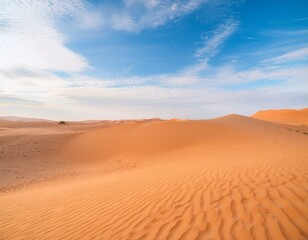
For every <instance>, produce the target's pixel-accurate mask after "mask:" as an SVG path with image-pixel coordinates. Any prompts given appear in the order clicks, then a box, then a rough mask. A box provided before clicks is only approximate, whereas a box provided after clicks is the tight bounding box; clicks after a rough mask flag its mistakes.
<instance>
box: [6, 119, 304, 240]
mask: <svg viewBox="0 0 308 240" xmlns="http://www.w3.org/2000/svg"><path fill="white" fill-rule="evenodd" d="M81 125H82V124H79V125H78V124H75V125H74V126H68V127H66V128H64V127H63V126H61V127H60V126H57V127H45V128H43V129H44V131H45V132H44V131H42V129H40V130H38V128H29V129H26V128H17V129H16V128H14V129H11V128H10V129H2V130H1V131H0V134H1V135H0V136H1V137H0V142H1V144H2V148H4V150H2V151H3V152H2V153H1V154H2V155H0V160H1V162H0V163H1V164H2V166H5V167H2V170H6V172H7V173H6V175H5V177H2V180H5V182H6V183H5V184H4V183H3V184H2V185H1V187H2V190H6V192H4V191H3V192H2V193H0V216H1V217H0V239H307V238H308V228H307V226H308V225H307V224H308V222H307V216H308V207H307V202H308V193H307V191H308V189H307V183H308V162H307V161H308V148H307V146H308V135H307V134H306V133H307V132H308V129H307V128H305V127H296V126H294V127H292V129H291V130H290V127H289V126H288V125H283V124H276V123H271V122H265V121H260V120H257V119H253V118H248V117H242V116H237V115H230V116H226V117H222V118H218V119H214V120H206V121H190V120H186V121H174V120H171V121H156V120H154V121H144V122H120V123H110V122H109V123H108V124H107V123H101V125H97V124H96V125H95V126H94V125H91V124H87V125H82V126H81ZM34 139H35V140H34ZM33 141H36V142H38V144H39V145H40V146H41V145H42V148H40V147H39V149H40V153H35V154H34V152H35V151H33V150H31V149H32V148H31V149H30V146H32V144H33V145H34V143H31V142H33ZM3 144H4V145H3ZM18 144H20V145H18ZM43 146H44V147H45V148H47V149H49V148H52V150H49V151H50V152H48V151H47V150H43ZM45 148H44V149H45ZM14 149H15V150H14ZM17 149H18V151H21V150H23V151H26V149H28V152H27V154H28V155H27V156H26V157H20V156H17V153H16V151H17ZM34 149H36V148H34ZM0 150H1V149H0ZM41 152H43V153H41ZM14 154H15V155H14ZM31 154H32V155H31ZM30 155H31V156H30ZM4 156H5V157H4ZM10 156H11V158H10ZM43 160H44V161H43ZM12 162H13V163H14V164H12ZM38 163H40V165H39V164H38ZM17 164H20V166H21V167H19V168H18V167H17V166H16V165H17ZM29 164H30V165H31V164H32V168H31V169H27V168H26V167H25V166H28V165H29ZM51 166H52V168H51ZM14 167H15V172H14ZM35 170H37V171H35ZM16 171H17V172H19V175H20V176H23V180H20V183H19V185H18V186H19V187H16V184H15V185H14V183H15V182H16V180H14V179H12V177H16V176H18V174H17V173H16ZM47 175H48V176H52V177H53V178H52V179H50V178H47V177H46V176H47ZM33 176H36V178H35V180H33ZM31 177H32V178H31ZM29 179H30V180H31V179H32V180H31V181H32V182H30V183H29V182H27V181H29ZM53 180H56V181H53ZM24 182H27V184H25V183H24ZM22 183H24V185H22ZM26 186H28V187H26ZM16 189H17V190H16Z"/></svg>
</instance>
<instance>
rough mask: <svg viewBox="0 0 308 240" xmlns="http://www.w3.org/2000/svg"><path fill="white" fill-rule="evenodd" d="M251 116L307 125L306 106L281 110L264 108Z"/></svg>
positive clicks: (307, 114) (307, 113) (307, 111)
mask: <svg viewBox="0 0 308 240" xmlns="http://www.w3.org/2000/svg"><path fill="white" fill-rule="evenodd" d="M251 117H253V118H257V119H261V120H266V121H272V122H277V123H285V124H290V125H296V126H306V127H307V126H308V108H304V109H301V110H296V109H281V110H264V111H259V112H257V113H255V114H253V115H252V116H251Z"/></svg>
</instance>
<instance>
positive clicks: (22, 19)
mask: <svg viewBox="0 0 308 240" xmlns="http://www.w3.org/2000/svg"><path fill="white" fill-rule="evenodd" d="M96 16H97V15H96V14H94V13H93V14H92V12H91V10H90V8H89V7H88V6H87V5H86V4H85V3H84V2H83V1H82V0H75V1H74V0H66V1H55V0H40V1H35V0H23V1H17V0H4V1H1V7H0V23H1V28H0V33H1V34H0V52H1V54H0V69H5V70H9V69H12V70H15V69H20V68H24V69H29V70H32V71H41V70H49V71H66V72H78V71H82V70H84V69H86V68H88V67H89V65H88V63H87V61H86V59H85V58H84V57H82V56H81V55H79V54H77V53H75V52H73V51H72V50H70V49H69V48H67V47H66V46H65V43H66V40H67V39H66V37H65V36H64V35H63V34H61V33H60V32H59V31H58V30H57V27H56V24H57V21H58V20H59V19H61V18H62V17H69V18H71V19H72V20H73V21H75V22H76V23H77V24H78V25H80V26H82V27H84V28H91V27H95V26H97V24H98V19H97V17H96Z"/></svg>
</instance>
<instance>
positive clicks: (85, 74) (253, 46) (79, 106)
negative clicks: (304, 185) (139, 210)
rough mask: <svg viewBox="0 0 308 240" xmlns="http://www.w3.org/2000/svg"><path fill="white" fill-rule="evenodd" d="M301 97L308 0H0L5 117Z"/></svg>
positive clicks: (75, 116)
mask: <svg viewBox="0 0 308 240" xmlns="http://www.w3.org/2000/svg"><path fill="white" fill-rule="evenodd" d="M304 107H308V1H306V0H294V1H291V0H289V1H286V0H280V1H278V0H273V1H266V0H260V1H249V0H246V1H245V0H173V1H171V0H165V1H162V0H121V1H120V0H117V1H116V0H114V1H112V0H105V1H104V0H102V1H99V0H95V1H90V0H89V1H86V0H63V1H58V0H0V116H5V115H14V116H25V117H37V118H47V119H54V120H59V119H61V120H86V119H128V118H152V117H160V118H191V119H204V118H211V117H217V116H222V115H226V114H230V113H237V114H243V115H250V114H253V113H254V112H256V111H258V110H261V109H280V108H304Z"/></svg>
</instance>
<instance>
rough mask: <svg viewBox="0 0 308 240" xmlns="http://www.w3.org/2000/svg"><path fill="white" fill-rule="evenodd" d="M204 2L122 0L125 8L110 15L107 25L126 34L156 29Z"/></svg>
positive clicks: (187, 0) (189, 0) (188, 0)
mask: <svg viewBox="0 0 308 240" xmlns="http://www.w3.org/2000/svg"><path fill="white" fill-rule="evenodd" d="M204 2H205V0H166V1H159V0H124V3H125V7H124V8H120V9H117V10H114V11H113V12H112V13H111V16H110V17H109V25H110V26H111V27H112V28H114V29H116V30H124V31H127V32H139V31H141V30H144V29H150V28H156V27H159V26H162V25H164V24H166V23H168V22H170V21H172V20H174V19H177V18H180V17H183V16H185V15H187V14H190V13H191V12H193V11H195V10H196V9H198V8H199V7H201V6H202V4H203V3H204ZM107 21H108V20H107Z"/></svg>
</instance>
